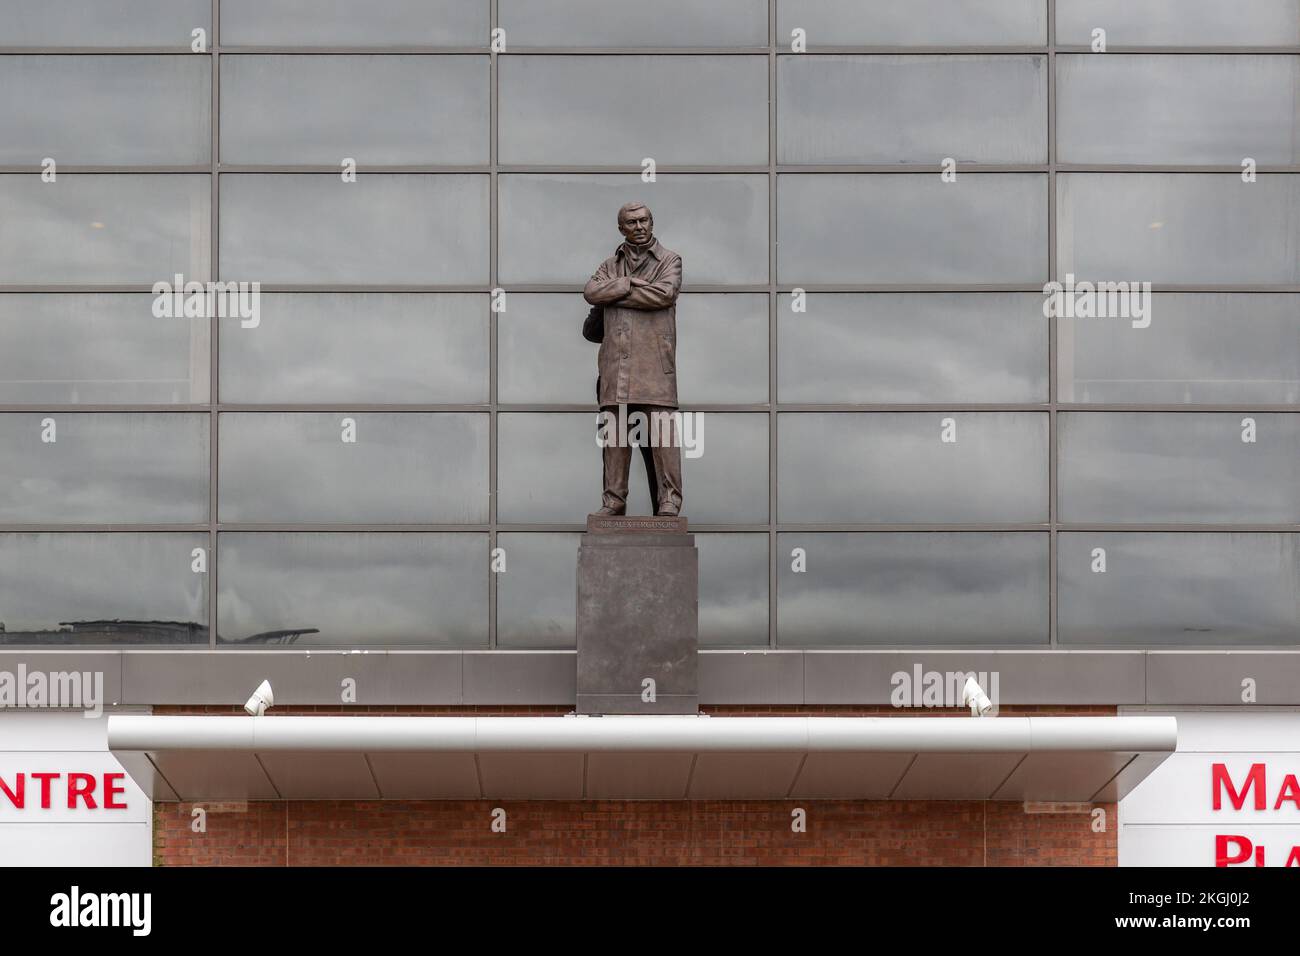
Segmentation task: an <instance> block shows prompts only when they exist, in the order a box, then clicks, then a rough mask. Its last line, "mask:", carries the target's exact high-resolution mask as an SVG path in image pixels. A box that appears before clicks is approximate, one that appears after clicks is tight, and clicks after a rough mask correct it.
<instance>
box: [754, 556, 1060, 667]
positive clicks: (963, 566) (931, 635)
mask: <svg viewBox="0 0 1300 956" xmlns="http://www.w3.org/2000/svg"><path fill="white" fill-rule="evenodd" d="M794 548H802V549H804V551H805V553H806V554H807V568H808V570H807V571H806V572H802V573H796V572H794V571H792V570H791V562H790V561H789V560H786V559H784V558H783V559H782V560H779V561H778V562H777V570H778V577H777V642H778V643H779V644H780V645H781V646H782V647H846V646H857V647H870V646H929V647H943V646H962V647H1003V646H1039V645H1045V644H1047V642H1048V613H1049V612H1048V603H1047V602H1048V591H1049V587H1048V539H1047V535H1046V534H1038V533H1014V532H1005V533H978V534H977V533H973V532H960V533H951V532H944V533H927V534H900V533H893V534H820V533H818V534H808V533H794V532H791V533H787V534H780V535H777V553H778V554H779V555H789V554H790V552H791V551H792V550H793V549H794Z"/></svg>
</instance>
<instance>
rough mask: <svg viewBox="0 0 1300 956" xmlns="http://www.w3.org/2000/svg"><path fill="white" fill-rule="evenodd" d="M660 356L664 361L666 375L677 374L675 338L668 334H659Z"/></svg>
mask: <svg viewBox="0 0 1300 956" xmlns="http://www.w3.org/2000/svg"><path fill="white" fill-rule="evenodd" d="M659 358H660V360H661V361H662V362H663V368H664V374H665V375H675V374H676V373H677V369H676V367H675V357H674V355H673V340H672V339H671V338H669V337H668V336H667V335H661V336H659Z"/></svg>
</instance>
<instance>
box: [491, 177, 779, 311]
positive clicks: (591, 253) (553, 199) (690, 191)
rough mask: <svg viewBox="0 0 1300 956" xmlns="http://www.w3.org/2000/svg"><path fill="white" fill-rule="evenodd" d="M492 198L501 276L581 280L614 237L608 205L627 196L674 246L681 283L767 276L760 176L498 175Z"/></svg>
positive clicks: (609, 251) (614, 210)
mask: <svg viewBox="0 0 1300 956" xmlns="http://www.w3.org/2000/svg"><path fill="white" fill-rule="evenodd" d="M500 197H501V198H500V208H501V215H500V221H501V222H502V223H509V224H510V227H509V228H508V229H503V230H502V231H501V235H500V237H499V242H500V244H501V266H500V279H501V281H502V282H503V283H524V282H537V283H566V284H569V285H575V286H577V287H578V288H581V286H582V284H583V283H585V282H586V281H587V279H589V278H590V277H591V274H592V273H593V272H595V271H596V268H597V266H599V265H600V263H601V262H602V261H604V260H605V259H606V258H608V257H609V256H611V255H613V254H614V250H615V249H616V248H617V247H618V244H619V243H620V242H621V241H622V236H620V235H619V232H618V209H619V207H620V206H622V205H623V203H626V202H631V201H633V200H641V201H643V202H648V203H650V208H651V210H652V211H653V212H654V214H655V221H656V225H657V227H658V228H657V229H656V236H657V237H658V238H659V239H660V241H662V242H663V244H664V245H666V246H667V247H668V248H669V249H672V250H673V251H674V252H677V253H680V254H681V257H682V261H683V263H684V267H683V279H682V281H683V284H684V286H685V287H686V288H690V286H691V285H701V284H714V285H745V284H748V283H760V282H767V176H766V175H730V176H721V175H705V174H698V175H697V174H670V175H665V174H662V173H661V174H660V175H659V178H658V182H655V183H643V182H641V177H640V176H638V175H622V174H610V175H578V174H571V173H565V174H557V175H502V176H501V178H500Z"/></svg>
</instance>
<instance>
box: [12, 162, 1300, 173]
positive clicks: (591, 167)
mask: <svg viewBox="0 0 1300 956" xmlns="http://www.w3.org/2000/svg"><path fill="white" fill-rule="evenodd" d="M357 169H358V170H359V171H362V172H367V173H371V174H387V175H394V176H422V175H423V176H438V175H490V174H491V173H492V172H493V169H494V167H493V166H492V165H491V164H486V165H485V164H480V163H403V164H384V163H363V164H361V165H359V166H358V167H357ZM38 170H39V167H38V166H37V165H36V164H33V163H26V164H24V163H8V164H3V165H0V175H17V176H25V175H30V174H31V173H32V172H34V171H38ZM495 170H496V171H497V172H499V173H505V174H507V175H522V176H568V175H589V176H633V175H639V174H640V167H633V166H626V165H621V164H612V165H611V164H605V165H597V164H566V165H539V164H528V163H515V164H510V165H505V164H501V165H498V166H496V167H495ZM957 170H958V172H962V173H980V174H984V175H1000V174H1008V173H1046V172H1048V166H1047V164H1045V163H1000V164H992V163H966V162H962V163H958V164H957ZM211 171H212V167H211V165H210V164H200V165H193V164H161V165H150V164H142V163H122V164H111V165H105V164H83V165H74V164H68V165H66V166H61V167H60V168H59V172H60V173H67V174H69V175H74V174H75V175H78V176H113V175H137V174H143V175H150V176H154V175H157V176H174V175H185V174H190V175H195V174H204V173H210V172H211ZM217 171H218V172H220V173H223V174H226V175H262V176H337V175H338V168H337V167H335V166H330V165H326V164H322V163H218V164H217ZM775 171H776V172H777V173H796V174H799V175H807V176H815V175H825V176H834V175H841V176H843V175H862V176H874V175H928V174H927V173H926V172H925V170H923V169H921V168H920V167H919V166H918V165H917V164H916V163H807V164H805V163H779V164H777V165H776V169H775ZM1055 171H1056V172H1062V173H1137V174H1141V175H1153V176H1177V175H1195V174H1206V173H1209V174H1218V173H1222V174H1225V175H1227V174H1234V175H1235V174H1239V173H1240V172H1241V167H1240V166H1239V165H1233V164H1230V163H1187V164H1178V163H1057V164H1056V165H1055ZM1256 171H1257V172H1258V173H1260V174H1261V175H1278V176H1285V175H1295V174H1297V173H1300V165H1297V164H1286V163H1274V164H1267V163H1266V164H1260V165H1258V166H1257V167H1256ZM659 172H660V174H662V175H664V176H745V175H751V176H758V175H766V174H768V173H769V172H772V169H771V167H770V166H752V165H733V166H722V165H717V166H714V165H708V164H700V163H695V164H689V163H688V164H680V165H671V166H661V167H659Z"/></svg>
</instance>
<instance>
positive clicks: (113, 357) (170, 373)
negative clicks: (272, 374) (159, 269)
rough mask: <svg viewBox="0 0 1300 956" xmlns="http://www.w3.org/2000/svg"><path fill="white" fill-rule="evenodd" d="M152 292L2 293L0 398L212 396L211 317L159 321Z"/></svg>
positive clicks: (168, 399)
mask: <svg viewBox="0 0 1300 956" xmlns="http://www.w3.org/2000/svg"><path fill="white" fill-rule="evenodd" d="M152 306H153V296H151V295H149V294H147V293H146V294H141V295H127V294H121V295H114V294H104V295H98V294H84V295H78V294H47V295H23V294H19V293H8V294H5V295H0V341H3V342H4V348H0V403H14V404H17V403H24V404H43V405H44V404H51V403H65V402H72V403H75V402H102V403H109V402H120V403H129V402H138V403H141V404H145V403H148V404H153V403H157V404H162V405H166V404H169V403H171V404H175V403H188V402H206V401H207V400H208V368H209V356H208V320H207V319H206V318H198V319H179V318H178V319H157V318H154V315H153V309H152Z"/></svg>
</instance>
